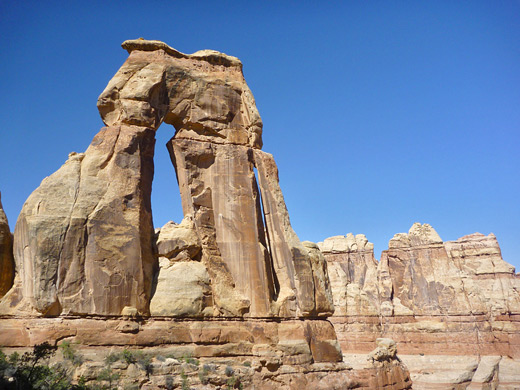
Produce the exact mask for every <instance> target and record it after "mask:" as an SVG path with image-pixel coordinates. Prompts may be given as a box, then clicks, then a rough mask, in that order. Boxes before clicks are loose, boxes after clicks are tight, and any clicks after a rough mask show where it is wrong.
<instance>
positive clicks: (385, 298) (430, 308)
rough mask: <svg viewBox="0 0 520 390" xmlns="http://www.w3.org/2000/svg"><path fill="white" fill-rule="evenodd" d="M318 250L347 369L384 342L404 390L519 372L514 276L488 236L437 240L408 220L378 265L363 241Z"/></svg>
mask: <svg viewBox="0 0 520 390" xmlns="http://www.w3.org/2000/svg"><path fill="white" fill-rule="evenodd" d="M318 245H319V247H320V249H321V250H322V251H323V254H324V256H325V259H326V260H327V263H328V270H329V277H330V282H331V286H332V293H333V297H334V305H335V308H336V311H335V313H334V315H333V317H331V321H332V322H333V324H334V327H335V329H336V333H337V335H338V339H339V341H340V344H341V347H342V350H343V353H344V356H345V358H346V361H347V362H350V363H353V360H356V359H359V353H361V352H364V353H368V352H369V351H370V350H371V349H372V346H373V343H374V341H375V340H376V339H377V338H378V337H389V338H391V339H393V340H395V341H396V342H397V343H398V345H399V353H400V355H399V356H400V357H401V359H402V360H403V362H404V363H405V364H406V365H407V367H408V369H409V370H410V373H411V377H412V380H413V382H414V388H424V389H429V388H447V387H450V386H459V387H457V388H466V386H470V385H471V386H470V387H468V388H487V387H486V386H492V385H493V384H495V385H497V384H500V386H502V387H500V388H515V386H518V384H520V376H519V375H518V374H513V372H515V370H517V371H516V372H517V373H520V277H519V276H518V275H517V274H515V269H514V267H513V266H511V265H510V264H508V263H506V262H505V261H504V260H503V259H502V256H501V252H500V247H499V245H498V242H497V240H496V237H495V236H494V235H493V234H489V235H488V236H485V235H483V234H479V233H475V234H471V235H468V236H464V237H462V238H460V239H458V240H455V241H448V242H443V241H442V240H441V238H440V237H439V235H438V234H437V232H436V231H435V230H434V229H433V228H432V227H431V226H430V225H428V224H423V225H421V224H419V223H415V224H414V225H413V226H412V227H411V228H410V230H409V232H408V233H399V234H396V235H395V236H394V237H393V238H392V239H391V240H390V242H389V249H388V250H385V251H383V253H382V255H381V260H380V262H379V263H378V262H377V261H376V260H375V258H374V253H373V245H372V244H371V243H369V242H368V241H367V239H366V237H365V236H364V235H356V236H354V235H352V234H348V235H346V236H335V237H330V238H328V239H326V240H324V241H323V242H322V243H319V244H318ZM447 356H449V357H447ZM450 362H451V363H450ZM500 365H502V366H503V368H500V367H501V366H500ZM514 367H516V368H514ZM475 386H477V387H475ZM478 386H481V387H478ZM508 386H511V387H508Z"/></svg>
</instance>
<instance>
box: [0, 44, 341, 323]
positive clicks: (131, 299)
mask: <svg viewBox="0 0 520 390" xmlns="http://www.w3.org/2000/svg"><path fill="white" fill-rule="evenodd" d="M123 47H124V48H125V49H126V50H127V51H128V52H129V57H128V59H127V61H126V62H125V63H124V64H123V66H122V67H121V69H120V70H119V71H118V72H117V73H116V75H115V76H114V77H113V79H112V80H111V81H110V82H109V84H108V85H107V87H106V88H105V90H104V91H103V93H102V94H101V96H100V97H99V99H98V109H99V112H100V114H101V117H102V119H103V121H104V122H105V124H106V125H107V126H108V127H106V128H104V129H103V130H102V131H101V132H100V133H99V134H98V135H97V136H96V137H95V138H94V140H93V141H92V143H91V145H90V147H89V148H88V150H87V151H86V152H85V153H81V154H75V153H73V154H71V155H70V157H69V160H68V161H67V162H66V163H65V165H64V166H63V167H62V168H60V169H59V170H58V171H57V172H56V173H54V174H53V175H51V176H50V177H48V178H46V179H45V180H44V181H43V182H42V184H41V186H40V187H39V188H38V189H37V190H36V191H34V193H33V194H32V195H31V196H30V197H29V199H28V200H27V201H26V203H25V205H24V207H23V210H22V213H21V214H20V217H19V219H18V222H17V225H16V228H15V238H14V257H15V262H16V268H17V273H18V275H19V281H18V283H17V286H16V291H17V293H16V294H12V295H13V297H11V298H10V299H9V302H8V303H6V302H3V305H2V304H0V307H4V308H5V307H6V306H8V307H9V308H12V307H18V306H20V307H21V306H22V305H23V304H24V303H25V304H26V303H27V302H29V304H30V305H32V307H33V308H34V309H36V310H37V311H38V312H39V313H41V314H42V315H46V316H55V315H60V314H68V315H72V314H74V315H78V314H79V315H85V314H95V315H120V314H121V311H122V310H123V308H125V307H127V306H128V307H134V308H135V309H136V310H137V311H138V312H139V313H141V314H144V315H148V314H149V313H150V308H149V305H150V299H151V297H152V293H155V294H158V295H156V296H155V303H156V304H159V302H160V300H161V298H160V296H161V294H165V293H168V294H169V293H173V292H172V291H171V289H169V288H166V284H165V283H167V282H166V280H167V279H169V278H171V277H174V276H173V275H174V274H175V273H176V272H177V271H178V270H177V269H178V268H179V267H199V266H197V265H193V264H192V265H186V264H183V265H175V266H173V265H171V267H165V268H162V271H163V272H161V273H160V275H159V276H158V277H156V278H155V280H156V281H158V282H159V283H161V286H158V287H157V288H156V287H155V286H154V285H153V280H154V274H155V273H156V272H157V270H158V264H157V258H156V256H155V252H154V250H157V251H158V252H159V256H162V257H166V258H168V259H170V260H172V261H180V260H187V259H191V260H200V261H201V263H202V265H203V266H204V267H205V270H206V271H207V274H208V276H209V280H210V283H209V285H210V290H211V291H210V292H209V293H208V292H207V291H206V290H205V288H204V289H203V290H204V292H203V295H204V296H205V297H208V296H210V297H211V299H206V298H204V299H202V300H203V301H204V302H205V303H204V305H206V304H211V305H213V310H210V309H211V308H209V307H208V308H207V309H208V310H206V307H205V308H204V309H201V307H199V309H197V310H195V309H193V308H191V309H189V310H188V309H187V308H186V307H185V308H184V309H180V308H177V309H175V310H180V313H184V310H188V312H190V313H192V314H193V315H195V314H194V313H198V314H197V315H200V314H201V312H200V310H202V311H204V313H205V314H207V313H209V312H212V313H213V314H214V315H216V316H227V317H236V316H239V317H241V316H248V317H262V318H264V317H272V316H276V317H293V318H294V317H302V316H313V317H315V316H327V315H329V314H330V313H332V300H331V293H330V289H329V282H328V280H327V278H328V276H327V273H326V272H325V271H324V270H325V268H324V267H325V262H324V260H323V258H318V257H316V255H311V253H310V252H309V251H308V250H307V249H305V248H304V247H303V245H302V244H301V242H300V241H299V239H298V237H297V236H296V234H295V233H294V231H293V230H292V228H291V225H290V222H289V216H288V213H287V209H286V207H285V203H284V200H283V195H282V193H281V190H280V187H279V184H278V172H277V168H276V164H275V163H274V159H273V158H272V156H271V155H269V154H267V153H264V152H262V151H261V150H260V149H259V148H260V147H261V146H262V140H261V133H262V121H261V119H260V115H259V114H258V111H257V109H256V106H255V101H254V98H253V95H252V93H251V91H250V90H249V87H248V86H247V84H246V82H245V80H244V77H243V74H242V64H241V62H240V61H239V60H238V59H236V58H235V57H231V56H228V55H225V54H222V53H218V52H215V51H209V50H204V51H200V52H197V53H194V54H192V55H187V54H183V53H180V52H178V51H176V50H175V49H173V48H171V47H169V46H168V45H166V44H164V43H162V42H159V41H145V40H135V41H126V42H124V43H123ZM162 122H166V123H168V124H172V125H173V126H174V127H175V131H176V132H175V136H174V137H173V138H172V140H171V141H170V142H169V143H168V148H169V149H170V154H171V158H172V162H173V163H174V165H175V168H176V171H177V179H178V182H179V186H180V191H181V197H182V203H183V209H184V212H185V215H186V220H185V222H183V223H181V225H179V226H178V227H176V228H175V229H174V228H173V226H166V227H165V228H163V229H162V230H163V232H162V233H159V237H158V241H157V242H156V243H155V244H156V246H155V247H154V242H153V236H154V232H153V228H152V218H151V208H150V195H151V181H152V178H153V152H154V144H155V138H154V134H155V133H154V130H156V129H157V128H158V127H159V125H160V124H161V123H162ZM255 168H256V169H257V170H258V177H259V183H257V179H256V178H255ZM262 207H263V211H262ZM188 225H189V226H188ZM172 229H173V230H172ZM168 232H175V234H177V237H175V238H166V235H167V233H168ZM183 234H185V235H186V236H182V235H183ZM163 263H164V264H165V265H166V262H163ZM172 267H173V268H172ZM199 271H200V270H199ZM199 271H197V272H195V273H196V274H197V275H199V276H200V277H202V276H201V274H200V273H199ZM205 278H206V277H205V276H204V277H202V279H200V280H206V279H205ZM197 280H199V277H198V276H197V277H196V278H195V279H194V280H192V281H191V282H190V283H198V282H197ZM187 283H188V282H187ZM188 284H189V283H188ZM203 284H205V282H204V283H203ZM163 288H166V290H163ZM181 290H182V288H181ZM179 291H180V290H179ZM199 292H200V291H199ZM20 296H21V297H23V299H21V298H20ZM197 299H198V298H197ZM159 306H160V307H161V309H158V310H159V311H160V312H161V313H163V314H164V313H166V312H165V311H164V310H165V308H164V305H163V304H162V303H161V304H159ZM159 306H154V307H156V308H158V307H159ZM183 306H184V305H183ZM10 310H11V309H9V312H11V311H10ZM175 310H174V311H175ZM193 310H195V311H193ZM4 312H5V310H4ZM170 315H173V314H172V313H171V312H170ZM179 315H183V314H179Z"/></svg>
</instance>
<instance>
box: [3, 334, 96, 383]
mask: <svg viewBox="0 0 520 390" xmlns="http://www.w3.org/2000/svg"><path fill="white" fill-rule="evenodd" d="M56 350H57V347H55V346H52V345H50V344H49V343H43V344H38V345H35V346H34V349H33V351H32V352H26V353H24V354H23V355H22V356H20V355H19V354H18V353H17V352H14V353H12V354H11V355H9V356H6V355H5V354H4V353H3V352H2V351H0V388H2V389H6V390H84V389H87V387H85V386H84V385H83V384H81V383H80V384H78V385H74V384H72V383H71V379H70V372H69V370H67V368H66V367H64V366H62V365H55V366H53V367H50V366H49V365H48V363H49V358H50V357H51V356H53V355H54V354H55V353H56Z"/></svg>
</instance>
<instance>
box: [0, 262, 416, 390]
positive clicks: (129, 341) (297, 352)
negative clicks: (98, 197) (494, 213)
mask: <svg viewBox="0 0 520 390" xmlns="http://www.w3.org/2000/svg"><path fill="white" fill-rule="evenodd" d="M176 264H180V263H176ZM129 323H134V324H135V325H136V329H134V330H133V331H128V329H129V328H130V327H129ZM20 324H22V325H23V326H22V327H20ZM4 325H5V327H4V329H5V331H4V332H2V333H0V344H2V345H3V346H4V348H3V351H4V352H5V353H7V354H9V353H11V352H14V351H18V352H19V351H21V350H23V349H21V348H20V347H18V348H17V346H27V345H31V344H37V343H41V342H42V341H48V342H50V343H55V342H58V343H61V342H62V340H64V341H67V342H69V343H70V345H71V346H72V347H73V348H74V349H76V351H77V352H76V354H77V355H80V356H82V357H83V359H81V360H82V361H83V363H82V364H81V365H80V366H79V367H70V369H71V370H73V371H74V374H75V377H76V378H79V377H80V376H83V377H84V378H85V379H86V380H87V381H88V382H89V383H91V384H92V383H93V382H94V383H95V381H96V378H97V377H98V374H99V372H100V371H101V370H102V369H106V368H107V364H106V362H105V357H106V356H107V355H108V354H109V353H111V354H121V352H122V351H123V349H125V350H126V356H129V355H130V356H133V357H134V359H124V358H120V360H118V361H116V362H114V363H113V364H112V366H111V369H112V372H114V373H117V374H119V375H120V379H119V382H118V385H120V386H121V387H130V386H137V388H141V389H157V388H181V387H182V383H183V382H184V383H186V384H187V385H189V387H190V388H194V389H219V388H220V389H222V388H243V389H273V390H274V389H284V390H301V389H309V390H310V389H323V390H325V389H338V390H339V389H351V388H356V389H366V390H368V389H409V388H411V387H410V385H411V382H410V376H409V374H408V371H407V370H406V368H405V367H404V366H403V364H402V363H401V362H400V361H399V359H398V358H397V357H396V356H395V348H394V349H393V350H392V348H390V350H389V349H388V347H387V346H385V345H382V343H381V342H380V343H379V346H378V349H379V350H385V351H386V352H385V353H383V355H385V356H387V357H386V358H385V359H380V360H377V361H374V360H373V359H369V358H368V356H367V355H364V356H362V357H360V358H359V359H351V360H352V361H349V363H348V364H345V363H343V362H340V361H339V360H340V359H341V354H340V351H339V345H338V343H337V341H336V339H335V334H334V329H333V327H332V325H331V324H330V323H329V322H328V321H324V320H284V321H259V320H251V319H249V320H248V319H244V320H240V321H237V320H225V319H221V320H218V321H197V320H191V321H186V320H183V321H180V320H171V319H165V318H162V319H160V318H154V319H143V318H134V319H132V318H127V319H100V318H98V319H94V318H90V319H85V318H83V319H79V318H78V319H70V318H44V319H42V318H32V319H25V320H20V319H16V320H7V321H5V322H4ZM310 326H312V327H313V328H314V329H313V333H312V336H311V334H310V333H309V327H310ZM320 345H327V346H328V349H323V348H320ZM324 351H328V353H324ZM58 358H59V356H58ZM129 360H134V361H135V363H131V362H130V361H129ZM145 363H146V364H145ZM98 384H99V383H98ZM239 384H241V386H239Z"/></svg>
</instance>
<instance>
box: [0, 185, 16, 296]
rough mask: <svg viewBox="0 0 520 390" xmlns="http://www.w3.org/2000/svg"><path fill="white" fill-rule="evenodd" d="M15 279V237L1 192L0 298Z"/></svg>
mask: <svg viewBox="0 0 520 390" xmlns="http://www.w3.org/2000/svg"><path fill="white" fill-rule="evenodd" d="M13 280H14V258H13V237H12V235H11V230H10V229H9V223H8V222H7V217H6V215H5V213H4V209H3V207H2V198H1V194H0V298H2V297H3V296H4V295H5V293H7V291H9V289H10V288H11V287H12V285H13Z"/></svg>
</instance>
